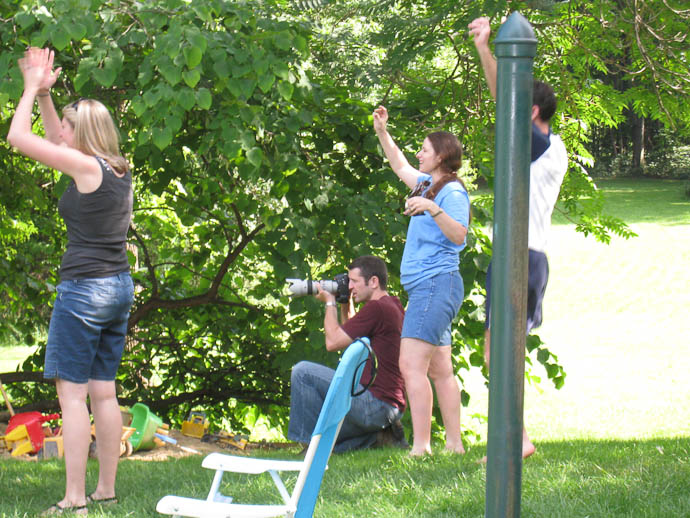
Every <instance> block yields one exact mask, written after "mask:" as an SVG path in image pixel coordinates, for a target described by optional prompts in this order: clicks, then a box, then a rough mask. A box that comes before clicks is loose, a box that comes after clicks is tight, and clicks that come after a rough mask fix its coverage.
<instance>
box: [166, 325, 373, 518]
mask: <svg viewBox="0 0 690 518" xmlns="http://www.w3.org/2000/svg"><path fill="white" fill-rule="evenodd" d="M365 344H366V345H365ZM368 346H369V339H368V338H359V339H357V340H355V341H354V342H352V344H350V345H349V346H348V348H347V349H346V350H345V352H344V353H343V356H342V358H341V359H340V363H339V364H338V368H337V369H336V371H335V375H334V376H333V380H332V381H331V385H330V387H329V388H328V393H327V394H326V399H325V400H324V403H323V406H322V407H321V413H320V414H319V419H318V421H317V423H316V427H315V428H314V432H313V434H312V436H311V441H310V442H309V447H308V448H307V453H306V455H305V457H304V460H300V461H289V460H270V459H253V458H247V457H239V456H233V455H224V454H221V453H212V454H211V455H209V456H207V457H206V458H205V459H204V461H203V463H202V466H203V467H204V468H209V469H214V470H216V474H215V476H214V478H213V482H212V483H211V490H210V491H209V493H208V496H207V497H206V500H200V499H194V498H186V497H181V496H172V495H168V496H165V497H163V498H162V499H161V500H160V501H159V502H158V505H157V506H156V510H157V511H158V512H159V513H164V514H171V515H173V516H193V517H197V518H230V517H232V518H242V517H245V518H270V517H275V516H285V517H288V518H309V517H311V516H312V515H313V513H314V506H315V505H316V499H317V497H318V495H319V490H320V489H321V481H322V479H323V474H324V471H325V470H326V467H327V464H328V459H329V458H330V456H331V452H332V451H333V446H334V445H335V440H336V439H337V437H338V433H339V432H340V427H341V426H342V423H343V419H344V418H345V415H347V413H348V412H349V411H350V406H351V403H352V392H353V390H354V388H355V387H357V385H358V384H359V380H360V378H361V376H362V371H363V370H364V365H365V363H366V360H367V356H368V355H369V347H368ZM281 471H299V475H298V476H297V481H296V482H295V487H294V488H293V490H292V493H289V492H288V491H287V488H286V487H285V484H284V482H283V480H282V479H281V478H280V474H279V472H281ZM224 472H234V473H251V474H260V473H266V472H268V473H269V474H270V475H271V477H272V478H273V482H274V483H275V485H276V487H277V488H278V491H279V493H280V495H281V497H282V498H283V503H282V504H276V505H250V504H235V503H233V502H232V498H231V497H229V496H225V495H223V494H221V493H220V484H221V481H222V478H223V473H224Z"/></svg>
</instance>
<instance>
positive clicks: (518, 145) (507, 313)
mask: <svg viewBox="0 0 690 518" xmlns="http://www.w3.org/2000/svg"><path fill="white" fill-rule="evenodd" d="M536 47H537V40H536V39H535V37H534V32H533V31H532V27H531V26H530V25H529V23H528V22H527V20H526V19H525V18H524V17H523V16H522V15H521V14H520V13H517V12H514V13H513V14H511V15H510V17H509V18H508V19H507V20H506V22H505V23H504V24H503V25H502V26H501V28H500V29H499V31H498V34H497V35H496V40H495V53H496V60H497V67H498V68H497V84H496V166H495V180H494V236H493V259H492V278H491V289H492V292H491V301H492V302H491V364H490V365H491V373H490V383H489V436H488V444H487V469H486V517H487V518H518V517H519V516H520V490H521V479H522V423H523V419H522V411H523V403H524V375H525V332H526V325H527V324H526V315H527V290H526V287H527V266H528V253H527V229H528V217H529V166H530V159H531V157H530V155H531V152H530V147H531V139H532V133H531V123H532V118H531V114H532V65H533V62H534V55H535V53H536Z"/></svg>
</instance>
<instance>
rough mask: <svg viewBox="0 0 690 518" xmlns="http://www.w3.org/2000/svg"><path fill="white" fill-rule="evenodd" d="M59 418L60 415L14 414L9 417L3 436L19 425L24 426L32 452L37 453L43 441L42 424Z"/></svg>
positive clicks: (38, 413)
mask: <svg viewBox="0 0 690 518" xmlns="http://www.w3.org/2000/svg"><path fill="white" fill-rule="evenodd" d="M59 418H60V414H48V415H43V414H41V413H40V412H22V413H21V414H15V415H13V416H12V417H10V422H9V424H8V425H7V430H6V431H5V434H9V433H10V432H11V431H12V430H13V429H14V428H17V427H18V426H20V425H24V426H26V431H27V433H28V434H29V440H30V441H31V447H32V448H33V450H32V452H33V453H38V450H40V449H41V448H42V447H43V439H44V438H45V434H44V433H43V423H46V422H48V421H53V420H54V419H59Z"/></svg>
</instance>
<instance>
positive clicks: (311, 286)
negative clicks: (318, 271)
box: [285, 273, 350, 304]
mask: <svg viewBox="0 0 690 518" xmlns="http://www.w3.org/2000/svg"><path fill="white" fill-rule="evenodd" d="M285 280H286V281H287V282H288V283H289V286H288V290H290V295H293V296H295V297H302V296H304V295H316V293H317V288H316V283H319V284H321V289H322V290H324V291H327V292H329V293H332V294H333V295H335V301H336V302H339V303H341V304H342V303H345V302H347V301H348V300H350V279H349V277H348V276H347V274H346V273H339V274H338V275H336V276H335V277H334V278H333V280H332V281H331V280H323V281H309V280H305V279H285Z"/></svg>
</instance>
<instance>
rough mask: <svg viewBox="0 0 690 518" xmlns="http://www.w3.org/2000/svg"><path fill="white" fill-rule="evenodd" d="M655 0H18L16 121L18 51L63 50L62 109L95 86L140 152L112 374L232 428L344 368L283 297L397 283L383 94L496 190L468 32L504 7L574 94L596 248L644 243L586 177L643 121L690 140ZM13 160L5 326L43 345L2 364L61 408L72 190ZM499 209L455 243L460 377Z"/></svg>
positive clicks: (471, 347) (303, 303)
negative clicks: (294, 285) (54, 347)
mask: <svg viewBox="0 0 690 518" xmlns="http://www.w3.org/2000/svg"><path fill="white" fill-rule="evenodd" d="M638 4H640V2H636V1H634V0H629V1H624V0H619V1H612V0H597V1H594V2H589V1H587V2H585V1H583V0H582V1H571V2H547V1H542V2H535V1H533V2H524V1H523V2H511V1H506V0H504V1H495V0H494V1H490V0H485V1H483V2H482V1H479V2H449V1H448V0H424V1H421V2H420V1H417V0H415V1H414V2H413V1H409V0H396V1H391V0H383V1H380V0H376V1H374V0H364V1H354V0H333V1H328V0H303V1H299V0H291V1H288V0H263V1H256V2H231V1H223V0H209V1H206V2H190V1H187V0H155V1H154V0H144V1H133V0H107V1H106V0H102V1H101V0H53V1H51V2H46V1H20V0H14V1H8V2H4V3H3V4H1V5H0V39H1V41H2V44H3V45H2V49H3V50H2V51H0V71H1V72H2V74H3V77H4V78H5V80H4V81H3V82H2V83H0V108H1V109H2V112H1V113H2V115H1V117H0V132H3V134H6V132H7V128H8V126H9V120H10V118H11V115H12V113H13V109H14V106H15V105H16V102H17V100H18V99H19V97H20V95H21V92H22V80H21V74H20V72H19V70H18V68H17V66H16V61H17V59H18V58H19V57H20V56H21V54H22V52H23V50H24V49H25V48H26V46H27V45H34V46H50V47H52V48H54V49H55V50H56V56H57V57H56V62H57V63H58V64H59V66H62V67H63V74H62V76H61V79H60V81H59V84H57V85H56V88H55V89H54V92H53V99H54V102H55V103H56V105H57V106H58V108H59V107H62V106H64V105H65V104H66V103H68V102H70V101H73V100H75V99H76V98H79V97H94V98H97V99H99V100H101V101H103V102H104V103H105V104H106V105H107V106H108V107H110V108H111V109H112V110H113V113H114V115H115V117H116V120H117V121H118V122H119V125H120V130H121V135H122V139H123V146H124V150H125V152H126V155H127V156H128V157H129V159H130V160H131V162H132V165H133V169H134V176H135V182H136V187H135V198H136V199H135V212H134V218H133V224H132V227H131V232H130V241H129V250H130V262H131V264H132V268H133V275H134V278H135V283H136V287H137V296H136V301H135V305H134V307H133V309H132V314H131V318H130V336H129V340H128V344H127V349H126V352H125V356H124V359H123V364H122V368H121V369H120V372H119V376H118V382H119V386H120V390H121V399H122V401H123V402H125V403H133V402H135V401H143V402H146V403H148V404H149V405H150V407H151V408H152V409H153V410H154V411H155V412H158V413H160V414H162V415H164V416H166V419H168V420H169V421H172V422H176V421H179V420H181V419H182V418H183V417H185V416H186V415H187V413H188V411H189V410H190V409H192V408H195V407H197V406H201V407H203V408H204V409H206V411H207V413H208V414H209V417H210V418H211V419H212V420H213V421H215V422H223V423H225V424H227V426H230V427H232V428H233V429H235V430H238V431H239V430H240V429H251V427H252V426H253V425H254V424H255V423H256V421H257V420H258V419H265V420H267V422H269V423H270V424H271V425H273V426H281V425H283V424H285V419H286V414H287V408H286V405H287V404H288V402H289V369H290V367H291V366H292V365H293V364H294V363H296V361H298V360H301V359H304V358H309V359H312V360H315V361H320V362H324V363H328V364H333V363H334V362H335V361H336V358H335V357H333V356H331V357H329V356H328V355H326V353H325V351H324V347H323V333H322V318H323V315H322V310H321V308H320V306H319V305H318V304H317V303H315V301H314V300H312V299H311V298H309V297H305V298H300V299H289V298H288V297H287V296H286V295H285V279H286V278H289V277H304V278H306V277H312V278H332V277H333V276H334V275H335V274H336V273H340V272H342V271H343V270H344V269H345V267H346V265H347V264H348V263H349V261H350V260H352V259H353V258H354V257H356V256H358V255H361V254H365V253H373V254H376V255H379V256H381V257H383V258H385V259H386V260H387V262H388V264H389V267H390V273H391V291H392V292H393V293H395V294H399V293H402V291H401V290H400V285H399V277H398V274H399V271H398V267H399V263H400V259H401V255H402V249H403V241H404V236H405V229H406V225H407V218H405V217H404V216H402V214H401V208H402V205H403V200H404V199H405V197H406V194H407V192H406V190H405V189H404V186H403V185H402V184H400V183H398V182H397V181H396V180H395V177H394V175H393V174H392V172H391V171H390V170H389V169H388V168H387V166H386V165H385V164H384V160H383V157H382V154H381V151H380V149H379V147H378V144H377V141H376V137H375V135H374V133H373V131H372V128H371V125H372V122H371V112H372V110H373V108H374V107H375V106H376V105H378V104H385V105H386V106H387V107H388V109H389V111H390V112H391V114H392V120H391V123H390V126H391V132H392V134H393V135H394V137H395V138H396V140H397V141H398V142H399V144H400V146H401V148H402V149H403V150H404V151H405V152H406V153H407V154H408V156H410V158H412V154H413V153H415V152H416V150H417V146H419V145H420V143H421V140H422V139H423V137H424V135H425V133H427V132H428V131H431V130H433V129H438V128H443V129H446V130H448V131H452V132H454V133H456V134H457V135H458V136H459V137H460V138H461V140H462V142H463V145H464V148H465V157H466V158H465V161H464V165H463V171H462V172H463V175H464V177H465V178H466V179H467V180H468V181H469V184H470V185H471V186H477V185H482V186H483V185H487V186H489V187H490V186H491V185H492V177H493V156H492V155H493V110H494V106H493V101H492V100H491V99H490V96H489V94H488V90H487V89H486V86H485V83H484V80H483V76H482V72H481V70H480V69H479V67H478V60H477V57H476V55H475V52H474V47H473V44H472V42H471V40H470V39H469V38H468V37H467V29H466V28H467V24H468V23H469V22H470V21H471V20H472V19H473V18H474V17H476V16H479V15H487V16H490V17H491V20H492V24H493V26H494V33H495V32H496V31H497V29H498V26H499V25H500V20H501V18H502V17H503V16H504V15H506V14H508V13H509V12H511V11H513V10H520V11H521V12H522V13H523V14H525V15H526V16H527V17H528V19H529V20H530V22H531V23H532V25H533V27H534V29H535V32H536V35H537V38H538V40H539V46H538V54H537V59H536V61H535V75H536V76H537V77H539V78H541V79H543V80H546V81H548V82H550V83H552V84H553V85H554V87H555V88H556V91H557V93H558V95H559V98H560V110H559V113H558V115H557V120H556V121H554V130H555V131H556V132H558V133H560V134H561V135H562V136H563V137H564V140H565V142H566V146H567V148H568V150H569V152H570V159H571V167H570V170H569V172H568V175H567V177H566V181H565V183H564V186H563V189H562V193H561V198H562V201H563V210H564V211H565V212H566V213H567V215H568V217H570V218H571V219H572V220H573V221H574V222H576V224H577V225H578V228H579V229H580V230H581V231H582V232H585V233H587V234H592V235H594V236H595V237H596V238H597V239H600V240H603V241H606V240H608V239H609V238H610V236H611V235H612V234H620V235H623V236H629V235H631V234H632V233H631V232H630V231H629V229H627V227H626V226H625V225H624V224H623V222H621V221H619V220H616V219H615V218H611V217H608V216H606V215H605V214H604V213H603V212H602V200H601V197H600V195H599V194H598V192H597V191H596V189H595V186H594V182H593V181H592V177H591V176H590V172H591V171H592V168H593V167H594V164H596V159H599V158H602V159H603V158H607V157H609V156H613V155H614V148H613V147H611V146H610V145H607V144H606V142H612V141H616V142H619V143H622V144H621V146H620V147H619V148H617V152H620V151H622V150H623V149H624V148H626V146H628V147H629V146H630V145H631V144H629V142H633V141H634V138H635V137H634V135H635V133H634V131H633V130H632V127H633V125H632V123H631V122H630V121H631V120H632V118H633V117H637V118H638V119H640V120H644V121H646V122H645V124H646V126H645V127H646V131H647V137H646V138H645V139H642V143H643V144H644V143H645V142H652V141H653V142H659V144H658V145H659V146H661V147H663V148H664V149H668V150H672V149H674V146H681V145H684V144H687V143H688V128H689V125H688V121H690V107H688V105H687V103H685V102H683V98H682V95H684V94H687V89H688V83H689V80H690V79H689V78H690V73H689V71H688V62H687V27H688V23H687V22H688V18H689V17H690V13H689V12H688V10H687V9H685V8H681V5H680V2H672V1H671V0H654V1H651V2H644V6H643V7H642V8H641V7H640V6H639V5H638ZM650 128H657V130H656V134H655V135H656V137H658V139H657V140H654V139H652V140H649V132H650V131H653V130H652V129H650ZM37 130H38V131H40V124H37ZM616 132H622V134H623V135H624V136H615V135H616ZM611 135H613V137H612V136H611ZM663 135H669V137H668V139H667V140H664V137H663ZM670 135H673V138H671V137H670ZM607 139H608V140H607ZM626 149H627V148H626ZM0 161H1V162H2V168H3V171H5V174H4V175H2V176H0V186H1V187H0V215H2V219H1V221H0V242H1V243H2V245H3V247H2V253H0V261H2V271H1V273H0V279H1V281H0V282H1V283H2V286H3V288H4V290H5V297H4V304H3V305H2V308H1V309H0V311H1V312H2V323H1V324H0V329H1V330H2V332H3V333H4V335H5V336H6V337H7V338H8V339H9V338H11V339H13V340H17V341H21V342H25V343H28V344H32V343H36V342H37V343H38V344H39V345H40V346H41V347H39V349H38V352H37V353H36V354H35V355H33V356H32V357H31V358H29V359H28V360H27V361H26V362H25V363H24V365H23V366H22V368H21V372H18V373H12V374H4V375H3V376H2V379H3V382H4V383H5V384H6V385H9V390H10V392H11V394H12V397H13V398H14V399H15V401H16V402H17V406H20V405H21V404H26V405H27V406H25V407H24V408H25V409H30V408H40V409H48V408H53V407H55V406H56V403H55V401H54V398H55V395H54V389H53V387H52V385H50V384H46V383H42V382H41V381H40V375H39V374H38V371H40V370H41V369H42V362H43V357H42V354H43V346H44V342H45V330H46V327H47V324H48V320H49V315H50V308H51V305H52V300H53V297H54V293H55V285H56V284H57V282H58V279H57V270H58V265H59V261H60V258H61V254H62V251H63V250H64V245H65V237H64V236H65V232H64V228H63V224H62V222H61V220H60V219H59V217H58V215H57V211H56V204H57V199H58V198H59V196H60V194H61V192H62V190H63V189H64V188H65V187H66V180H65V178H61V177H60V175H59V174H57V173H56V172H54V171H49V170H46V169H45V168H43V167H40V166H37V165H35V164H34V163H33V162H32V161H30V160H26V159H25V158H23V157H22V156H20V155H18V154H16V153H13V152H12V150H11V149H10V148H9V146H8V145H7V144H5V145H4V146H0ZM491 214H492V197H491V196H490V195H483V196H477V197H476V198H475V200H474V204H473V216H474V224H473V228H472V229H471V233H470V235H469V238H468V247H467V249H466V251H465V252H464V253H463V255H462V257H461V269H462V274H463V278H464V280H465V286H466V295H467V297H466V300H465V303H464V305H463V307H462V310H461V314H460V315H459V316H458V319H457V322H456V325H455V326H454V343H455V344H457V347H456V353H455V362H456V367H457V370H458V375H459V376H460V377H462V376H463V373H464V372H466V371H467V370H468V369H470V368H482V355H481V346H482V344H481V336H482V331H483V298H484V277H485V272H486V267H487V266H488V262H489V259H490V253H491V243H490V238H489V236H488V235H487V232H486V227H487V226H488V225H489V224H490V219H491ZM403 302H405V301H404V300H403ZM528 348H529V349H530V351H531V355H530V362H532V361H533V362H534V363H535V364H536V363H540V364H542V365H543V366H544V369H545V372H546V376H547V377H549V378H550V379H551V380H552V381H553V382H554V383H555V384H556V385H557V386H560V385H561V384H562V383H563V382H564V378H565V372H564V370H563V367H562V366H561V365H559V364H558V360H557V358H555V357H554V356H553V355H552V354H551V353H550V352H549V351H548V350H547V349H546V348H545V347H544V346H543V344H541V341H540V340H539V338H538V337H537V336H533V337H531V338H530V339H529V341H528ZM539 375H540V371H538V370H531V371H530V374H528V376H532V377H536V378H538V377H539ZM464 398H465V400H467V398H469V394H464Z"/></svg>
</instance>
